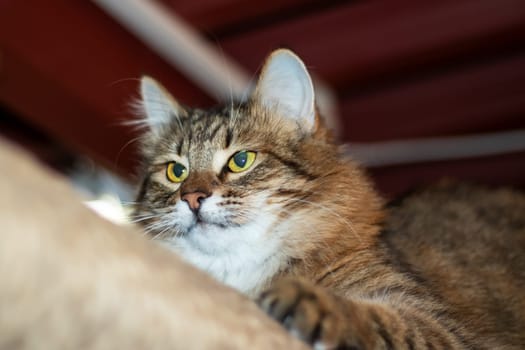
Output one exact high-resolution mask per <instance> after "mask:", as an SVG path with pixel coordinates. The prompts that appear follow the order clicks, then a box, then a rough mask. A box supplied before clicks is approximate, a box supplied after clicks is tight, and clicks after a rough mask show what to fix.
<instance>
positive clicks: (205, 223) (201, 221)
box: [188, 213, 228, 232]
mask: <svg viewBox="0 0 525 350" xmlns="http://www.w3.org/2000/svg"><path fill="white" fill-rule="evenodd" d="M214 227H215V228H222V229H225V228H227V227H228V225H226V224H225V223H221V222H214V221H212V220H208V219H206V218H204V217H203V216H202V215H201V214H200V213H199V214H197V215H195V217H194V220H193V223H192V224H191V226H190V227H189V229H188V232H191V231H193V230H194V229H196V228H199V229H213V228H214Z"/></svg>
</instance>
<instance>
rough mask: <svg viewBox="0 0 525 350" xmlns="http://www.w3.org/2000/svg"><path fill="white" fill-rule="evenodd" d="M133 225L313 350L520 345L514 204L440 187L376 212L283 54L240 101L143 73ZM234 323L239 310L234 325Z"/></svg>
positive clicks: (508, 196)
mask: <svg viewBox="0 0 525 350" xmlns="http://www.w3.org/2000/svg"><path fill="white" fill-rule="evenodd" d="M141 92H142V100H143V107H144V110H145V113H146V116H147V118H146V121H147V125H148V126H149V131H148V133H147V134H146V136H145V137H144V140H143V152H144V158H145V167H144V178H143V183H142V187H141V190H140V193H139V195H138V205H137V208H136V211H135V214H134V216H135V220H137V221H141V222H142V223H143V224H144V226H145V229H146V230H147V231H148V232H150V233H151V234H152V235H153V236H154V237H155V238H156V239H159V240H161V241H163V242H164V243H165V244H166V245H167V246H169V247H170V248H171V249H173V250H174V251H176V252H177V253H178V254H180V255H181V256H182V257H183V258H184V259H186V260H187V261H189V262H190V263H192V264H194V265H196V266H198V267H200V268H201V269H203V270H205V271H207V272H208V273H209V274H211V275H212V276H214V277H215V278H216V279H218V280H220V281H222V282H224V283H226V284H228V285H230V286H232V287H234V288H236V289H238V290H239V291H241V292H243V293H245V294H247V295H249V296H251V297H255V298H257V300H258V302H259V303H260V305H261V307H262V308H263V309H264V310H265V311H266V312H268V313H269V314H270V315H271V316H272V317H274V318H275V319H277V320H278V321H279V322H281V323H282V324H283V325H284V326H285V327H286V328H287V329H289V330H290V332H291V333H292V334H294V335H296V336H297V337H299V338H301V339H303V340H305V341H306V342H308V343H310V344H312V345H313V346H314V348H316V349H335V348H337V349H343V348H344V349H472V348H477V349H480V348H483V349H495V348H497V349H520V348H521V349H523V348H525V196H524V195H522V194H519V193H517V192H512V191H509V190H504V189H502V190H495V191H488V190H486V189H482V188H475V187H469V186H455V185H446V184H442V185H440V186H436V187H434V188H430V189H427V190H425V191H422V192H419V193H417V194H413V195H411V196H408V197H406V198H405V199H403V200H401V201H398V202H397V203H396V204H392V205H390V206H388V207H385V206H384V205H383V202H382V200H381V198H380V197H379V196H378V195H377V193H376V192H375V191H374V189H373V186H372V184H371V183H370V181H369V180H368V179H367V177H366V176H365V175H364V174H363V172H362V170H361V169H360V168H359V167H357V166H356V165H355V164H354V163H352V162H351V161H350V160H348V159H346V158H345V157H344V156H343V155H342V154H341V151H340V149H339V148H338V146H337V145H336V144H335V143H334V141H333V140H332V139H331V137H330V134H329V132H328V131H327V130H326V129H325V127H324V126H323V125H322V122H321V120H320V119H319V117H318V115H317V112H316V108H315V104H314V92H313V88H312V82H311V80H310V77H309V75H308V73H307V71H306V69H305V67H304V65H303V64H302V62H301V61H300V60H299V58H298V57H296V56H295V55H294V54H293V53H291V52H290V51H287V50H278V51H276V52H274V53H273V54H272V55H271V56H270V57H269V59H268V60H267V62H266V64H265V66H264V69H263V70H262V74H261V77H260V78H259V81H258V84H257V86H256V89H255V91H254V93H253V95H252V97H251V99H250V100H249V102H247V103H243V104H240V105H231V106H226V107H224V108H219V109H215V110H207V111H204V110H199V109H190V108H186V107H183V106H181V105H179V104H178V103H177V102H176V101H175V100H173V99H172V98H171V97H170V96H169V94H168V93H166V92H165V91H164V90H163V89H162V88H161V87H160V86H159V85H158V84H156V83H155V82H154V81H153V80H151V79H149V78H144V79H143V80H142V85H141ZM239 317H242V315H239Z"/></svg>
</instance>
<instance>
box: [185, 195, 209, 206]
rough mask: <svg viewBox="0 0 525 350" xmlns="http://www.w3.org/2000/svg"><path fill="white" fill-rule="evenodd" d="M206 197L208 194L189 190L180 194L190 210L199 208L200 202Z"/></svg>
mask: <svg viewBox="0 0 525 350" xmlns="http://www.w3.org/2000/svg"><path fill="white" fill-rule="evenodd" d="M207 197H209V195H208V194H206V193H203V192H191V193H186V194H184V195H182V200H183V201H186V202H187V203H188V205H189V206H190V209H191V210H193V211H196V210H199V208H200V206H201V202H202V201H203V200H204V199H205V198H207Z"/></svg>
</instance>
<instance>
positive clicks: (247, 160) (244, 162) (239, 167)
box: [228, 151, 257, 173]
mask: <svg viewBox="0 0 525 350" xmlns="http://www.w3.org/2000/svg"><path fill="white" fill-rule="evenodd" d="M256 155H257V153H255V152H252V151H240V152H237V153H235V154H234V155H233V156H232V157H231V158H230V160H229V161H228V169H230V171H232V172H234V173H240V172H243V171H245V170H248V169H249V168H250V167H251V166H252V165H253V162H254V161H255V156H256Z"/></svg>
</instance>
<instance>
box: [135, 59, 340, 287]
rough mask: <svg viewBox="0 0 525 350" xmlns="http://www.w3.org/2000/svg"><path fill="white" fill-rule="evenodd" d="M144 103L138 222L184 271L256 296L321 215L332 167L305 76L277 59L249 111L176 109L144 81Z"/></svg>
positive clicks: (331, 150) (297, 65)
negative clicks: (187, 267)
mask: <svg viewBox="0 0 525 350" xmlns="http://www.w3.org/2000/svg"><path fill="white" fill-rule="evenodd" d="M142 94H143V104H144V108H145V111H146V114H147V117H148V124H149V127H150V131H149V133H148V134H147V136H146V137H145V138H144V145H143V150H144V154H145V158H146V172H145V175H144V181H143V185H142V188H141V190H140V194H139V198H138V205H137V210H136V211H135V214H134V216H135V220H136V221H139V222H141V223H142V224H144V227H145V229H146V230H147V231H148V232H149V233H151V235H153V236H154V237H155V238H156V239H159V240H161V241H163V242H164V243H165V244H167V245H168V246H169V247H171V248H172V249H174V250H175V251H177V252H178V253H179V254H180V255H181V256H182V257H183V258H184V259H186V260H187V261H189V262H191V263H193V264H195V265H197V266H198V267H200V268H202V269H204V270H206V271H208V272H209V273H210V274H212V275H213V276H214V277H216V278H217V279H219V280H221V281H223V282H225V283H227V284H229V285H231V286H233V287H235V288H237V289H239V290H241V291H243V292H255V291H256V290H257V289H258V288H259V287H262V284H263V283H264V281H266V280H268V279H269V278H271V276H273V275H274V274H275V273H277V272H278V271H279V270H280V269H282V268H283V266H284V265H285V264H286V263H287V259H289V258H290V252H291V250H290V251H289V249H288V248H287V246H289V242H288V241H289V240H290V235H291V234H290V231H291V230H300V229H301V227H302V226H304V225H305V221H307V220H305V219H306V217H305V213H306V212H311V211H313V210H316V209H317V210H318V208H316V207H315V205H316V204H315V196H316V191H317V190H318V188H319V186H321V185H322V184H323V183H324V180H323V179H324V177H325V176H327V174H328V173H329V170H328V169H330V166H331V165H332V164H333V162H334V159H335V158H336V157H337V155H336V147H335V146H334V145H332V144H331V143H330V142H328V141H327V138H326V135H325V132H324V131H323V130H321V128H320V127H319V126H318V125H317V124H318V121H317V120H316V115H315V108H314V101H313V90H312V85H311V81H310V78H309V76H308V74H307V73H306V70H305V69H304V66H303V65H302V63H301V62H300V61H299V60H298V59H297V58H296V57H295V56H294V55H293V54H291V53H289V52H287V51H281V52H277V53H276V54H274V55H273V56H272V57H271V58H270V60H269V61H268V63H267V64H266V67H265V69H264V70H263V74H262V76H261V78H260V80H259V83H258V84H257V88H256V90H255V93H254V95H253V96H252V99H251V100H250V102H248V103H246V104H241V105H239V106H228V107H226V108H223V109H217V110H213V111H202V110H194V109H193V110H192V109H186V108H183V107H181V106H179V105H178V104H177V103H176V102H175V101H174V100H173V99H171V98H170V97H169V95H167V94H166V93H165V92H164V91H163V90H162V88H160V87H159V86H158V85H157V84H156V83H155V82H154V81H152V80H151V79H148V78H146V79H144V80H143V83H142ZM312 222H313V221H312ZM306 229H307V228H303V230H306ZM287 242H288V243H287ZM287 249H288V250H287Z"/></svg>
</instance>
